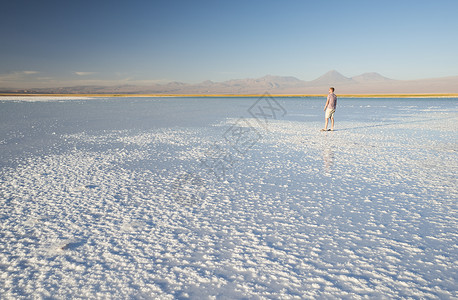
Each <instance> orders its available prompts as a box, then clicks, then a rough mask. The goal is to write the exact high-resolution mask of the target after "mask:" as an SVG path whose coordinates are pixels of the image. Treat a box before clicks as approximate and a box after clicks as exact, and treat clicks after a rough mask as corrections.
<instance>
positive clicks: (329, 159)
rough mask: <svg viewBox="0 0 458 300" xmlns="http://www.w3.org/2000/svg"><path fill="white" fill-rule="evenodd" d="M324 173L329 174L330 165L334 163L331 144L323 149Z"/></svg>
mask: <svg viewBox="0 0 458 300" xmlns="http://www.w3.org/2000/svg"><path fill="white" fill-rule="evenodd" d="M323 162H324V166H323V168H324V175H326V176H331V171H332V165H333V164H334V150H333V149H332V147H331V146H328V147H326V148H324V149H323Z"/></svg>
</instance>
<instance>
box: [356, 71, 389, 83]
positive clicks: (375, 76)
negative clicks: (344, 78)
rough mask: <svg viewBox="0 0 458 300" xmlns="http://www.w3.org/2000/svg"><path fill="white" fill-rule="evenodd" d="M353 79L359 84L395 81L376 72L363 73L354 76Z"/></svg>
mask: <svg viewBox="0 0 458 300" xmlns="http://www.w3.org/2000/svg"><path fill="white" fill-rule="evenodd" d="M352 79H353V80H355V81H357V82H375V81H392V80H393V79H390V78H387V77H385V76H382V75H380V74H379V73H376V72H369V73H363V74H361V75H358V76H353V77H352Z"/></svg>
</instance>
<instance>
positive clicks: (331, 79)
mask: <svg viewBox="0 0 458 300" xmlns="http://www.w3.org/2000/svg"><path fill="white" fill-rule="evenodd" d="M311 82H312V83H313V84H314V85H336V84H341V83H351V82H353V80H352V79H351V78H348V77H345V76H344V75H342V74H340V73H339V72H337V71H336V70H331V71H329V72H327V73H325V74H324V75H322V76H320V77H318V78H317V79H315V80H312V81H311Z"/></svg>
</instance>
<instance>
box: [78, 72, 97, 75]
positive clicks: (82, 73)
mask: <svg viewBox="0 0 458 300" xmlns="http://www.w3.org/2000/svg"><path fill="white" fill-rule="evenodd" d="M74 73H75V74H76V75H78V76H88V75H92V74H95V72H74Z"/></svg>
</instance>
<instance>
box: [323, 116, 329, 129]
mask: <svg viewBox="0 0 458 300" xmlns="http://www.w3.org/2000/svg"><path fill="white" fill-rule="evenodd" d="M325 119H326V121H325V122H324V130H327V129H328V122H329V118H325Z"/></svg>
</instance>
